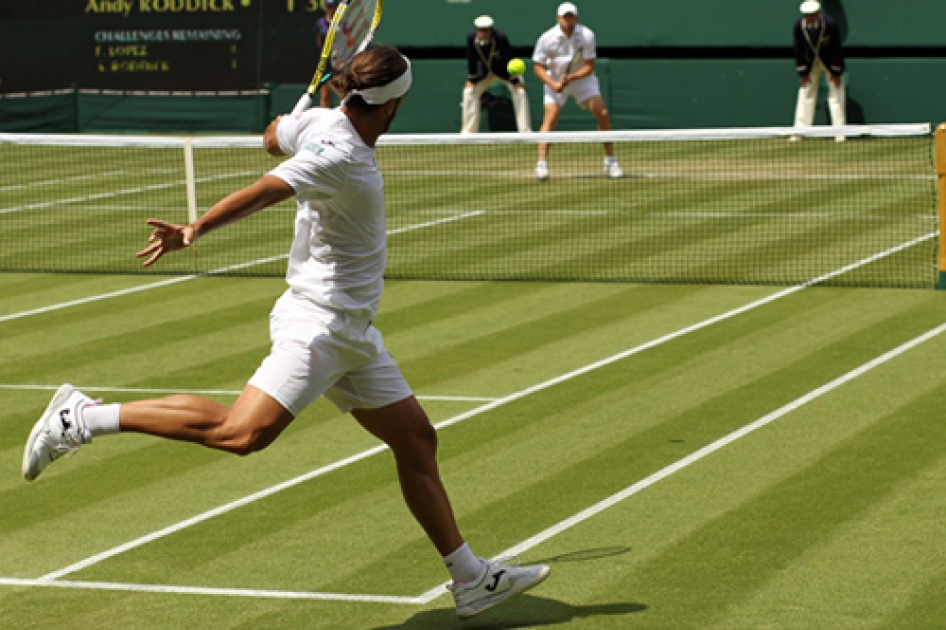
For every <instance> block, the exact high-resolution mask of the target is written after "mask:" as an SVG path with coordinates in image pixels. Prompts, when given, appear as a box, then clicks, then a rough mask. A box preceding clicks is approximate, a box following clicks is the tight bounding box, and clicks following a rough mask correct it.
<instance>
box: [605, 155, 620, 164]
mask: <svg viewBox="0 0 946 630" xmlns="http://www.w3.org/2000/svg"><path fill="white" fill-rule="evenodd" d="M617 161H618V159H617V158H616V157H614V156H613V155H606V156H604V163H605V164H614V163H616V162H617Z"/></svg>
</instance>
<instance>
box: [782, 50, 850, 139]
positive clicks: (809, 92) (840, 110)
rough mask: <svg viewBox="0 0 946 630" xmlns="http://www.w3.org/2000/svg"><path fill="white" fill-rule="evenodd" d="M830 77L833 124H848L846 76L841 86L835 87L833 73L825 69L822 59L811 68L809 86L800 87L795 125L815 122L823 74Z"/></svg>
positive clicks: (803, 125) (829, 93)
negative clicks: (831, 78) (832, 80)
mask: <svg viewBox="0 0 946 630" xmlns="http://www.w3.org/2000/svg"><path fill="white" fill-rule="evenodd" d="M822 74H824V75H825V76H826V77H828V78H829V79H828V109H829V110H830V112H831V124H832V125H836V126H842V125H846V124H847V116H846V115H845V105H846V104H845V94H844V78H843V76H842V78H841V87H835V85H834V83H832V82H831V80H830V77H831V75H830V74H829V73H828V72H827V71H826V70H825V67H824V66H823V65H822V64H821V62H820V61H816V62H815V65H814V67H813V68H812V69H811V74H810V75H808V78H809V79H810V80H809V81H808V86H807V87H799V88H798V103H797V104H796V105H795V126H796V127H810V126H811V125H812V124H813V123H814V122H815V106H816V104H817V100H818V84H819V83H821V75H822Z"/></svg>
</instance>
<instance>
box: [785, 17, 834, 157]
mask: <svg viewBox="0 0 946 630" xmlns="http://www.w3.org/2000/svg"><path fill="white" fill-rule="evenodd" d="M809 4H814V5H815V6H816V7H817V3H814V2H811V3H809V2H806V3H804V4H803V5H802V7H803V8H802V11H805V10H806V9H805V7H806V5H809ZM809 11H810V9H809ZM811 13H812V14H815V12H811ZM792 35H793V41H794V48H795V70H796V71H797V72H798V76H799V77H800V78H801V80H802V83H801V86H800V87H799V89H798V102H797V103H796V105H795V126H796V127H810V126H811V125H812V123H814V120H815V106H816V104H817V99H818V84H819V83H820V82H821V75H822V73H824V72H827V73H828V75H829V77H830V79H829V81H828V110H829V111H830V113H831V124H832V125H835V126H843V125H845V124H847V116H846V112H845V100H846V96H845V90H844V80H843V79H842V76H843V75H844V52H843V51H842V49H841V30H840V29H839V28H838V23H837V22H836V21H835V20H834V19H833V18H832V17H831V16H829V15H825V14H824V13H821V12H820V11H817V19H816V20H813V21H812V22H809V21H808V20H806V19H805V18H804V17H802V18H800V19H798V20H797V21H796V22H795V26H794V29H793V32H792ZM792 139H793V140H799V139H800V136H799V135H794V136H792ZM835 139H836V140H837V141H838V142H843V141H844V139H845V138H844V135H843V134H839V135H837V136H836V138H835Z"/></svg>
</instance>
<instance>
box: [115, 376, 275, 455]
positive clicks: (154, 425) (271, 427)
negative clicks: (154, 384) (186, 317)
mask: <svg viewBox="0 0 946 630" xmlns="http://www.w3.org/2000/svg"><path fill="white" fill-rule="evenodd" d="M292 420H293V415H292V414H291V413H289V411H287V410H286V409H285V408H283V406H282V405H280V404H279V403H278V402H276V401H275V400H274V399H273V398H271V397H270V396H269V395H268V394H265V393H263V392H262V391H260V390H258V389H256V388H255V387H253V386H252V385H247V386H246V389H244V390H243V393H242V394H240V397H239V398H238V399H237V401H236V402H235V403H234V404H233V406H232V407H227V406H226V405H221V404H220V403H217V402H214V401H212V400H208V399H206V398H201V397H200V396H193V395H189V394H181V395H177V396H168V397H166V398H156V399H151V400H139V401H135V402H129V403H124V404H122V406H121V429H122V431H134V432H136V433H147V434H148V435H155V436H158V437H163V438H169V439H172V440H182V441H186V442H194V443H197V444H201V445H203V446H207V447H209V448H216V449H220V450H223V451H227V452H229V453H234V454H237V455H249V454H250V453H254V452H256V451H260V450H262V449H264V448H266V447H267V446H269V445H270V444H271V443H272V442H273V440H275V439H276V437H277V436H278V435H279V434H280V433H282V431H283V429H285V428H286V427H287V426H289V423H291V422H292Z"/></svg>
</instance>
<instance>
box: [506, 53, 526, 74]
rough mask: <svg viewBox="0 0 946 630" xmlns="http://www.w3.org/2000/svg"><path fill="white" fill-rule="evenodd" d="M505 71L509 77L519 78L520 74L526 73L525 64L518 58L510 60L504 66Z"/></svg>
mask: <svg viewBox="0 0 946 630" xmlns="http://www.w3.org/2000/svg"><path fill="white" fill-rule="evenodd" d="M506 70H508V71H509V76H511V77H518V76H521V75H522V73H523V72H525V71H526V62H524V61H523V60H522V59H519V58H518V57H516V58H514V59H510V60H509V63H508V64H506Z"/></svg>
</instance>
